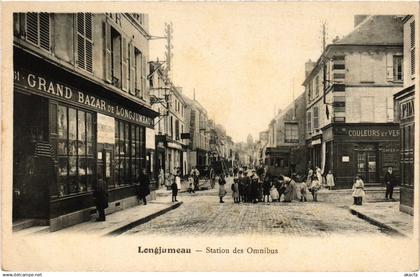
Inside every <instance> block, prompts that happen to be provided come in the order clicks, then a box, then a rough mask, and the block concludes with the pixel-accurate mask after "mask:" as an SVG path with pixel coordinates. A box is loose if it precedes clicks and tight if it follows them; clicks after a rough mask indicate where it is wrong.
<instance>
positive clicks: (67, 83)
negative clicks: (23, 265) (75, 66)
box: [13, 56, 155, 231]
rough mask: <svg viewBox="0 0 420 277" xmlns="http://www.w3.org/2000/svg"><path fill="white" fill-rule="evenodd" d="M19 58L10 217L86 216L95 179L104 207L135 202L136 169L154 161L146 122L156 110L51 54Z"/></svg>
mask: <svg viewBox="0 0 420 277" xmlns="http://www.w3.org/2000/svg"><path fill="white" fill-rule="evenodd" d="M25 57H26V56H25ZM20 58H22V59H24V56H22V57H17V58H16V59H15V61H16V62H15V68H14V154H13V155H14V157H13V158H14V167H13V190H14V198H13V208H14V209H13V216H14V219H22V218H37V219H39V220H40V221H43V223H45V224H49V225H50V229H51V230H52V231H54V230H58V229H61V228H64V227H66V226H69V225H73V224H76V223H78V222H81V221H84V220H88V219H90V216H91V214H92V213H95V208H94V202H93V196H92V193H93V191H94V190H95V187H96V185H97V182H98V180H103V181H104V184H105V186H106V189H107V190H108V195H109V196H108V202H109V208H108V209H107V213H111V212H113V211H116V210H120V209H122V208H123V207H129V206H133V205H136V204H137V198H136V188H135V184H136V183H137V180H138V176H139V174H140V172H141V170H142V169H143V168H146V169H147V168H151V167H152V165H150V164H149V165H148V161H151V158H150V155H151V152H150V151H149V153H148V152H147V151H146V145H147V143H146V134H147V133H148V132H147V131H146V130H147V129H148V128H150V130H153V129H152V128H153V117H154V116H155V112H153V111H152V110H150V109H148V108H147V107H144V106H141V105H139V104H137V103H135V102H133V101H130V100H128V99H127V98H125V97H123V96H120V95H116V94H115V93H113V92H112V91H109V90H107V89H106V88H104V87H102V86H100V85H98V84H93V83H92V82H90V81H88V80H86V79H84V78H81V77H79V76H76V75H75V74H72V73H69V72H66V71H65V70H63V69H60V68H58V67H56V66H53V65H51V64H49V63H48V62H44V61H41V60H36V62H35V58H32V59H34V62H33V63H30V62H28V61H26V62H25V63H20V62H19V61H20V60H21V59H20ZM21 64H26V65H28V64H36V67H34V68H30V67H29V66H27V67H23V66H21ZM153 144H154V143H153ZM151 150H153V149H151ZM148 157H149V159H148ZM149 172H150V170H149Z"/></svg>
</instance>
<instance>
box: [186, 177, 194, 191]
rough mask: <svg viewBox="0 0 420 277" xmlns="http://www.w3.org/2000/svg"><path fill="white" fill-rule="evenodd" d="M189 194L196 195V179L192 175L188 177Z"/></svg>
mask: <svg viewBox="0 0 420 277" xmlns="http://www.w3.org/2000/svg"><path fill="white" fill-rule="evenodd" d="M188 192H189V193H195V188H194V179H193V177H192V176H191V175H190V176H188Z"/></svg>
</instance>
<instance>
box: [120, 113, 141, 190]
mask: <svg viewBox="0 0 420 277" xmlns="http://www.w3.org/2000/svg"><path fill="white" fill-rule="evenodd" d="M115 126H116V129H115V163H114V178H115V186H123V185H131V184H134V183H135V182H137V180H138V177H139V175H140V171H141V169H142V168H143V165H142V160H143V159H144V158H142V157H143V156H144V155H145V149H144V145H145V144H144V141H145V135H144V127H141V126H138V125H135V124H130V123H128V122H125V121H120V120H116V125H115Z"/></svg>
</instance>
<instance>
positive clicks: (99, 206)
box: [93, 179, 108, 221]
mask: <svg viewBox="0 0 420 277" xmlns="http://www.w3.org/2000/svg"><path fill="white" fill-rule="evenodd" d="M93 197H95V205H96V210H97V211H98V215H99V216H98V218H97V219H96V221H105V209H106V208H108V193H107V192H106V190H105V185H104V180H103V179H98V182H97V185H96V187H95V190H94V192H93Z"/></svg>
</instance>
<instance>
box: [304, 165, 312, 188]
mask: <svg viewBox="0 0 420 277" xmlns="http://www.w3.org/2000/svg"><path fill="white" fill-rule="evenodd" d="M313 175H314V171H313V170H312V169H310V168H309V170H308V176H307V177H306V187H307V188H310V187H311V185H312V179H313V177H314V176H313Z"/></svg>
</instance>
